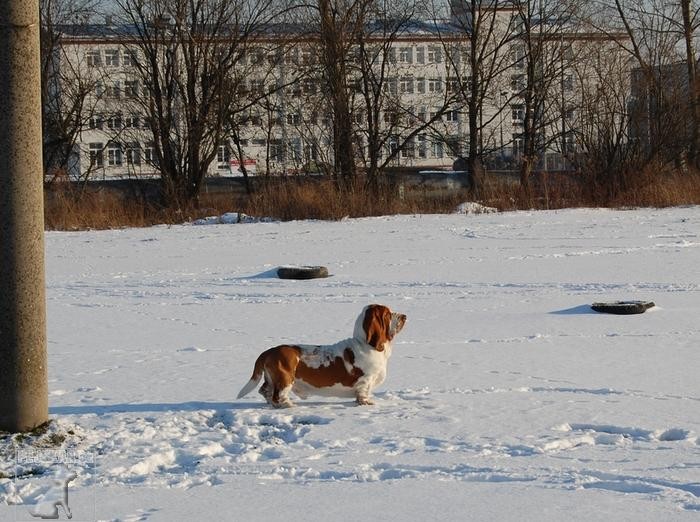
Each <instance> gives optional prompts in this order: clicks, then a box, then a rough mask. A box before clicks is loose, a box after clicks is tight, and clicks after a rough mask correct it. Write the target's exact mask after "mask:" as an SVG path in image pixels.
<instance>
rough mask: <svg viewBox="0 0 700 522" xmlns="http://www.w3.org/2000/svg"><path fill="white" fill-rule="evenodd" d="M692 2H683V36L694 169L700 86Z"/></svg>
mask: <svg viewBox="0 0 700 522" xmlns="http://www.w3.org/2000/svg"><path fill="white" fill-rule="evenodd" d="M690 3H691V0H681V11H682V13H683V36H684V40H685V52H686V64H687V67H688V91H689V96H688V104H689V108H690V118H691V121H690V143H689V144H688V145H689V146H688V161H689V162H690V163H691V165H693V166H694V167H696V168H697V167H700V84H698V78H697V69H696V62H695V49H694V46H693V27H692V18H691V13H690Z"/></svg>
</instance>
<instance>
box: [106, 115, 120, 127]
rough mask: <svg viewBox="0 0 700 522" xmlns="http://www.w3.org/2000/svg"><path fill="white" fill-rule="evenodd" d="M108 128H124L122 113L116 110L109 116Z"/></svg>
mask: <svg viewBox="0 0 700 522" xmlns="http://www.w3.org/2000/svg"><path fill="white" fill-rule="evenodd" d="M107 128H108V129H121V128H122V113H121V112H115V113H114V114H110V115H109V116H108V117H107Z"/></svg>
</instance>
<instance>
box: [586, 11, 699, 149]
mask: <svg viewBox="0 0 700 522" xmlns="http://www.w3.org/2000/svg"><path fill="white" fill-rule="evenodd" d="M598 6H599V11H598V13H597V16H595V17H593V20H594V24H595V25H596V27H597V28H599V29H600V30H602V31H606V32H607V33H608V34H609V35H610V36H611V37H612V38H613V39H614V40H615V41H616V42H617V43H618V45H619V46H620V47H621V48H622V49H623V50H624V51H625V52H626V53H627V54H628V55H629V56H630V57H631V58H632V59H633V62H634V66H633V67H634V68H633V71H632V85H631V89H632V96H633V99H632V100H631V101H632V103H631V104H630V119H631V121H632V128H631V129H630V132H631V139H633V140H638V141H640V143H641V144H643V145H644V150H646V161H647V162H648V161H652V160H661V161H674V162H678V160H679V158H681V157H683V155H684V154H683V153H684V151H686V152H687V150H688V147H687V144H688V139H687V130H688V129H689V128H690V129H693V128H695V124H694V123H692V124H689V122H688V114H689V111H688V107H689V106H690V107H691V112H692V110H693V109H692V107H693V106H692V104H693V96H692V95H691V96H688V83H687V82H686V81H685V80H684V79H682V77H681V75H680V74H679V67H678V64H679V63H680V60H681V55H680V53H679V47H678V44H679V41H681V38H683V35H684V34H685V28H684V27H683V23H682V22H681V19H682V16H681V13H680V11H681V9H680V7H681V6H680V4H679V3H676V2H667V1H665V0H610V1H607V0H604V1H602V2H599V3H598ZM689 11H690V7H689ZM620 35H621V36H620ZM686 50H687V52H689V53H690V54H689V55H692V54H693V52H692V51H693V48H692V42H691V45H690V48H688V47H687V46H686ZM688 72H689V77H692V75H693V73H692V71H690V70H689V71H688ZM686 80H687V79H686ZM691 92H692V91H691ZM684 93H685V94H684ZM692 132H695V131H692Z"/></svg>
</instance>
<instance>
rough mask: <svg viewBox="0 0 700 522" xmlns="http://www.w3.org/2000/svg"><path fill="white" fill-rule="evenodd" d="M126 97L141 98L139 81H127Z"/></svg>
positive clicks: (125, 86)
mask: <svg viewBox="0 0 700 522" xmlns="http://www.w3.org/2000/svg"><path fill="white" fill-rule="evenodd" d="M124 96H126V97H127V98H138V96H139V81H138V80H126V81H125V82H124Z"/></svg>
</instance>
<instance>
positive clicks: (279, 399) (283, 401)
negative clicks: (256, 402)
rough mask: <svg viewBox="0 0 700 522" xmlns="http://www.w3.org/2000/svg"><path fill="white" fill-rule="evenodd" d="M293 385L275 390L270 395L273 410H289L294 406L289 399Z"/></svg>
mask: <svg viewBox="0 0 700 522" xmlns="http://www.w3.org/2000/svg"><path fill="white" fill-rule="evenodd" d="M292 386H293V384H292V383H290V384H288V385H287V386H285V387H284V388H275V391H274V393H273V394H272V405H273V406H274V407H275V408H291V407H292V406H294V403H293V402H292V399H291V398H290V397H289V393H290V392H291V391H292Z"/></svg>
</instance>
